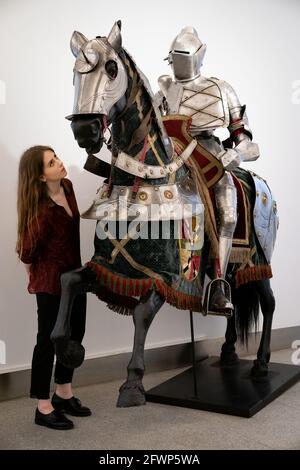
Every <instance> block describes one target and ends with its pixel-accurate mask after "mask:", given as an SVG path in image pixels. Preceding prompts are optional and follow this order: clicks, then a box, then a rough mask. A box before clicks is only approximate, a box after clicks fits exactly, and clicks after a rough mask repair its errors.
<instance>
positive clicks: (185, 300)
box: [154, 279, 202, 312]
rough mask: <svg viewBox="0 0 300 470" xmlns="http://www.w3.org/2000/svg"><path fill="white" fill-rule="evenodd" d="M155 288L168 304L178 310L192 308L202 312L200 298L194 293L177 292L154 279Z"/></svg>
mask: <svg viewBox="0 0 300 470" xmlns="http://www.w3.org/2000/svg"><path fill="white" fill-rule="evenodd" d="M154 282H155V289H156V290H157V291H158V292H159V293H160V294H161V295H162V296H163V297H164V298H165V299H166V301H167V302H168V304H170V305H173V306H174V307H176V308H178V309H179V310H193V312H202V304H201V299H200V298H199V297H195V296H194V295H189V294H184V293H183V292H178V291H177V290H174V289H173V288H172V287H170V286H168V285H167V284H166V283H164V282H162V281H159V280H157V279H156V280H155V281H154Z"/></svg>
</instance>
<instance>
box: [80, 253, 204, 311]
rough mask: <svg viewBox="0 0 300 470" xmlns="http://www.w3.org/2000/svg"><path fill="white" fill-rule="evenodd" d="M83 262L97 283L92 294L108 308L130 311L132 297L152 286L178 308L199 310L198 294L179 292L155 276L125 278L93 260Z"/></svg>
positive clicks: (134, 303)
mask: <svg viewBox="0 0 300 470" xmlns="http://www.w3.org/2000/svg"><path fill="white" fill-rule="evenodd" d="M86 266H88V267H89V268H91V269H92V270H93V271H94V273H95V274H96V276H97V279H98V281H99V284H100V285H99V289H97V291H96V292H95V294H96V295H97V297H98V298H99V299H100V300H103V301H104V302H107V306H108V308H109V309H110V310H113V311H114V312H117V313H120V314H122V315H132V314H133V310H134V308H135V307H136V306H137V304H138V303H139V299H137V298H134V297H143V296H144V295H146V294H147V292H149V290H152V289H156V290H157V291H158V292H159V293H160V294H161V295H162V296H163V297H164V298H165V299H166V301H167V302H168V303H169V304H170V305H173V306H174V307H176V308H178V309H179V310H193V311H194V312H202V304H201V299H200V297H196V296H193V295H189V294H184V293H183V292H179V291H178V290H176V289H174V288H172V287H170V286H168V285H167V284H166V283H165V282H163V281H160V280H158V279H151V278H147V279H130V278H126V277H124V276H122V275H118V274H114V273H112V272H111V271H109V270H108V269H107V268H105V267H104V266H101V265H99V264H98V263H95V262H93V261H89V262H88V263H86Z"/></svg>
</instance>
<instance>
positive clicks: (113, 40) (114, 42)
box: [107, 20, 122, 52]
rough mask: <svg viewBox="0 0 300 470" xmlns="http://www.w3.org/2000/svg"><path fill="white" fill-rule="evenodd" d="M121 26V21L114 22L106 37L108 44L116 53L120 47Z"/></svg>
mask: <svg viewBox="0 0 300 470" xmlns="http://www.w3.org/2000/svg"><path fill="white" fill-rule="evenodd" d="M121 26H122V23H121V20H119V21H116V22H115V24H114V25H113V27H112V28H111V31H110V33H109V35H108V36H107V40H108V42H109V44H110V45H111V46H112V47H113V48H114V49H115V51H116V52H119V51H120V49H121V47H122V36H121Z"/></svg>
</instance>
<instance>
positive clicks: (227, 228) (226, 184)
mask: <svg viewBox="0 0 300 470" xmlns="http://www.w3.org/2000/svg"><path fill="white" fill-rule="evenodd" d="M215 197H216V205H217V211H218V232H219V259H218V260H217V267H216V277H217V278H222V279H225V276H226V271H227V266H228V261H229V256H230V253H231V248H232V237H233V234H234V230H235V226H236V222H237V195H236V188H235V186H234V183H233V179H232V176H231V174H230V173H228V172H225V174H224V176H223V178H222V179H221V180H220V181H219V182H218V183H217V184H216V186H215ZM228 290H229V292H230V287H229V285H228ZM210 306H211V308H212V309H213V310H216V311H220V310H221V311H222V310H227V309H229V310H232V309H233V306H232V303H231V302H230V300H229V298H228V296H227V295H226V292H225V291H224V284H223V283H221V282H220V283H218V284H217V286H216V287H215V288H214V290H213V293H212V296H211V303H210Z"/></svg>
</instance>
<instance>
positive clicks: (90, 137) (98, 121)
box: [71, 114, 103, 154]
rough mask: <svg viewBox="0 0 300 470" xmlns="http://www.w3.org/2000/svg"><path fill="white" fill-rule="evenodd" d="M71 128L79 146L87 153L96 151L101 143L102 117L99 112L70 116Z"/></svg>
mask: <svg viewBox="0 0 300 470" xmlns="http://www.w3.org/2000/svg"><path fill="white" fill-rule="evenodd" d="M71 128H72V131H73V134H74V137H75V139H76V141H77V143H78V145H79V147H81V148H85V149H86V151H87V153H88V154H95V153H98V152H99V151H100V149H101V147H102V145H103V119H102V116H101V115H100V114H95V115H93V114H86V115H84V114H80V115H74V116H72V123H71Z"/></svg>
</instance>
